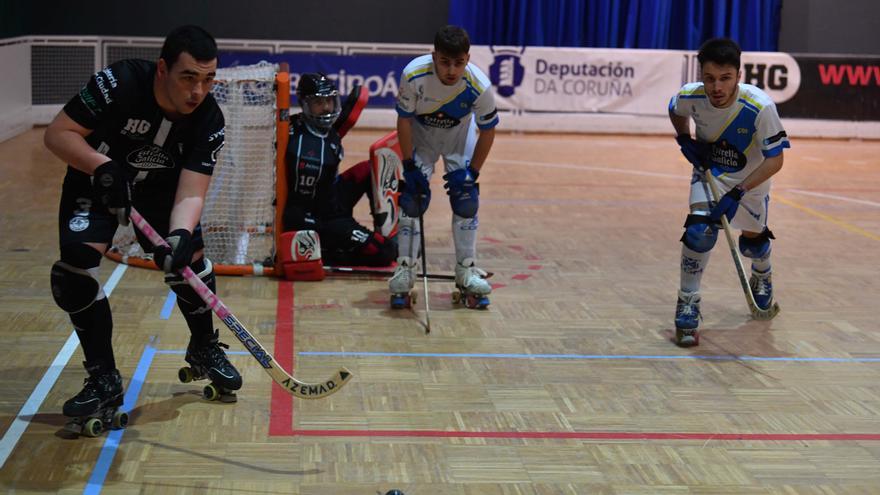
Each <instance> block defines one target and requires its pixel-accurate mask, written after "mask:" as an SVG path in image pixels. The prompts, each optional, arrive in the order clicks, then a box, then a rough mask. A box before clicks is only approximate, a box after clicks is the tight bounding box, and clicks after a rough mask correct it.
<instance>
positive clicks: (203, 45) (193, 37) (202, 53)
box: [159, 25, 217, 69]
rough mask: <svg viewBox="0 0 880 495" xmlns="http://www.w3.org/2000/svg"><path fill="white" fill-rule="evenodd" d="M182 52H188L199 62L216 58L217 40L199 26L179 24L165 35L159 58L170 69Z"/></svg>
mask: <svg viewBox="0 0 880 495" xmlns="http://www.w3.org/2000/svg"><path fill="white" fill-rule="evenodd" d="M183 52H186V53H189V54H190V55H192V57H193V58H194V59H196V60H198V61H200V62H206V61H210V60H214V59H215V58H217V42H216V41H214V37H213V36H211V34H210V33H208V32H207V31H205V30H204V29H202V28H200V27H199V26H193V25H188V26H180V27H178V28H174V30H173V31H171V32H170V33H168V36H167V37H165V44H163V45H162V53H161V54H160V55H159V58H161V59H162V60H164V61H165V63H166V64H168V68H169V69H170V68H171V67H173V66H174V63H175V62H177V59H178V58H180V54H181V53H183Z"/></svg>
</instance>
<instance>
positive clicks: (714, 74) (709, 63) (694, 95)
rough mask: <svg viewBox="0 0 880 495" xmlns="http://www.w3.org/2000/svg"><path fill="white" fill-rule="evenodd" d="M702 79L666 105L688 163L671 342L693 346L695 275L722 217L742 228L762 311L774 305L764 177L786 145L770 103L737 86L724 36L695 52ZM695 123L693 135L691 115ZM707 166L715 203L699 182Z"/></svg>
mask: <svg viewBox="0 0 880 495" xmlns="http://www.w3.org/2000/svg"><path fill="white" fill-rule="evenodd" d="M697 58H698V60H699V62H700V72H701V80H702V82H698V83H691V84H686V85H684V86H683V87H682V88H681V89H680V90H679V91H678V93H676V94H675V96H673V97H672V100H671V101H670V102H669V118H670V120H671V121H672V126H673V127H674V128H675V132H676V134H677V137H676V141H677V142H678V144H679V146H680V147H681V152H682V154H684V156H685V157H686V158H687V159H688V161H689V162H690V163H691V164H692V165H693V166H694V174H693V176H692V179H691V192H690V215H688V217H687V220H686V221H685V224H684V228H685V232H684V235H683V236H682V238H681V242H682V244H683V246H682V252H681V287H680V290H679V293H678V303H677V305H676V311H675V328H676V342H677V343H678V344H679V345H681V346H693V345H697V344H698V343H699V330H698V327H699V320H700V319H701V315H700V278H701V277H702V275H703V271H704V270H705V268H706V265H707V263H708V261H709V253H710V251H711V249H712V247H713V246H714V245H715V241H716V240H717V238H718V229H719V222H720V220H721V216H722V215H724V216H726V217H727V219H728V221H729V222H730V225H731V227H733V228H738V229H740V230H741V231H742V233H741V235H740V237H739V250H740V252H741V253H742V254H743V255H744V256H746V257H748V258H751V260H752V274H751V279H750V287H751V290H752V295H753V296H754V298H755V302H756V304H757V306H758V307H759V308H760V309H762V310H763V309H767V308H769V307H770V306H771V305H772V304H773V285H772V283H771V278H770V274H771V267H770V252H771V248H770V239H773V238H774V237H773V233H772V232H771V231H770V229H768V228H767V210H768V206H769V202H770V177H772V176H773V175H774V174H776V173H777V172H779V170H780V169H781V168H782V161H783V149H785V148H788V147H790V145H789V142H788V137H787V135H786V133H785V130H784V129H783V128H782V123H781V122H780V120H779V115H778V114H777V112H776V105H774V104H773V101H772V100H771V99H770V97H769V96H767V94H766V93H764V92H763V91H761V90H760V89H759V88H757V87H755V86H752V85H750V84H741V83H739V80H740V78H741V75H742V74H741V71H740V48H739V46H738V45H737V44H736V43H735V42H734V41H732V40H730V39H726V38H718V39H711V40H709V41H707V42H705V43H704V44H703V45H702V46H701V47H700V51H699V54H698V57H697ZM691 119H693V121H694V123H695V126H696V136H695V138H694V137H692V136H691V131H690V120H691ZM706 169H708V170H711V174H712V176H713V177H714V180H715V183H716V184H717V185H718V188H719V191H720V194H723V196H722V197H721V198H719V199H718V201H717V203H714V202H712V201H711V197H712V196H711V195H710V192H709V190H708V188H707V184H706V183H705V182H704V171H705V170H706Z"/></svg>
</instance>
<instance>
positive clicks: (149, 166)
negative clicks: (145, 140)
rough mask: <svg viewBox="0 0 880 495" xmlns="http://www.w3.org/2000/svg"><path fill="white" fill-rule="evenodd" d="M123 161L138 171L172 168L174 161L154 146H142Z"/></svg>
mask: <svg viewBox="0 0 880 495" xmlns="http://www.w3.org/2000/svg"><path fill="white" fill-rule="evenodd" d="M125 159H126V161H128V163H129V165H131V166H132V167H134V168H136V169H139V170H155V169H159V168H174V159H173V158H171V155H169V154H168V153H166V152H165V150H163V149H162V148H160V147H158V146H156V145H155V144H148V145H146V146H142V147H140V148H138V149H136V150H134V151H132V152H131V153H129V154H128V156H127V157H126V158H125Z"/></svg>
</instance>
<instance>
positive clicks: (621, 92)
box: [471, 46, 687, 115]
mask: <svg viewBox="0 0 880 495" xmlns="http://www.w3.org/2000/svg"><path fill="white" fill-rule="evenodd" d="M471 62H473V63H475V64H477V65H478V66H479V67H480V68H481V69H483V71H484V72H486V74H487V75H488V76H489V78H490V79H491V80H492V84H493V85H494V86H495V93H496V96H497V98H496V103H497V105H498V109H499V110H513V111H517V110H520V111H527V112H566V113H568V112H578V113H584V112H589V113H622V114H635V115H666V114H667V105H668V103H669V98H671V97H672V95H673V94H674V93H675V92H676V91H678V89H679V88H680V87H681V85H682V78H683V75H684V74H686V70H687V58H686V52H682V51H676V50H621V49H601V48H547V47H489V46H474V47H471Z"/></svg>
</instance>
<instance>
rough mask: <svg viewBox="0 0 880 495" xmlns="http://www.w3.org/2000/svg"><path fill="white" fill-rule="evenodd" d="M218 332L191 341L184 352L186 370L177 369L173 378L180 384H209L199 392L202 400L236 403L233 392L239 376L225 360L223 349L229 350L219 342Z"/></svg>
mask: <svg viewBox="0 0 880 495" xmlns="http://www.w3.org/2000/svg"><path fill="white" fill-rule="evenodd" d="M219 339H220V335H219V331H218V330H214V333H212V334H208V336H207V337H202V338H201V339H196V338H191V339H190V342H189V346H187V348H186V357H185V358H184V359H186V362H187V363H189V364H190V365H189V366H184V367H183V368H180V371H178V372H177V377H178V378H179V379H180V381H181V382H183V383H189V382H192V381H195V380H204V379H206V378H207V379H209V380H211V383H209V384H207V385H205V388H203V389H202V397H204V398H205V399H207V400H212V401H213V400H219V401H220V402H236V401H237V400H238V397H236V395H235V391H236V390H238V389H240V388H241V375H240V374H238V370H236V369H235V367H234V366H232V364H231V363H230V362H229V360H228V359H227V358H226V353H225V352H223V349H221V347H222V348H224V349H229V346H228V345H226V344H224V343H223V342H220V341H219Z"/></svg>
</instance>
